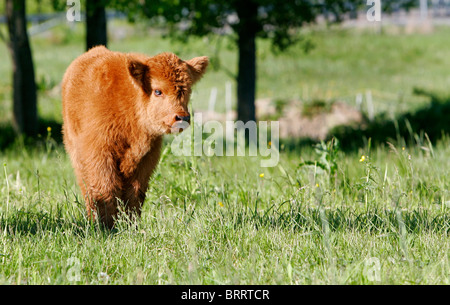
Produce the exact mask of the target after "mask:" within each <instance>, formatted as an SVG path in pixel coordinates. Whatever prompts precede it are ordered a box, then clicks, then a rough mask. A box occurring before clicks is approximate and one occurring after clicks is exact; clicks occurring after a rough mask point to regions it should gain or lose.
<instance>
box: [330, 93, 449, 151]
mask: <svg viewBox="0 0 450 305" xmlns="http://www.w3.org/2000/svg"><path fill="white" fill-rule="evenodd" d="M414 93H415V94H417V95H424V96H427V97H429V98H430V103H429V104H428V105H427V106H425V107H423V108H420V109H418V110H416V111H414V112H407V113H403V114H401V115H399V116H398V117H397V118H395V119H394V120H392V119H389V118H387V115H386V114H385V113H382V114H380V115H378V116H376V117H375V118H374V120H373V121H371V122H370V121H368V120H366V123H365V124H363V125H362V126H339V127H336V128H335V129H333V130H332V135H333V136H334V137H336V138H338V139H339V141H340V144H341V147H342V148H343V149H344V150H354V149H358V148H360V147H363V146H364V145H365V144H366V143H367V139H369V138H370V139H371V141H372V144H375V145H379V144H383V143H386V141H389V142H392V143H399V144H401V145H403V144H406V143H409V144H418V145H420V146H424V144H425V145H426V144H427V142H428V140H430V142H431V143H433V144H434V143H436V141H437V140H439V139H441V138H442V137H443V136H445V135H448V134H449V133H450V119H449V118H450V97H449V96H445V97H443V96H438V95H437V94H434V93H431V92H427V91H425V90H421V89H414ZM427 138H428V139H427Z"/></svg>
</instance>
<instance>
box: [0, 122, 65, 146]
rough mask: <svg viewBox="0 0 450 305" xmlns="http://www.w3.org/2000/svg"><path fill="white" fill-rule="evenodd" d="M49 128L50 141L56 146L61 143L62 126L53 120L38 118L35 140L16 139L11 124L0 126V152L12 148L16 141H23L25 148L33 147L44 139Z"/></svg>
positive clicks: (29, 138)
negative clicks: (54, 142)
mask: <svg viewBox="0 0 450 305" xmlns="http://www.w3.org/2000/svg"><path fill="white" fill-rule="evenodd" d="M49 127H50V130H51V131H50V132H51V137H52V139H53V140H54V141H56V143H58V144H60V143H62V133H61V130H62V124H61V123H59V122H56V121H54V120H48V119H42V118H40V119H39V130H38V136H37V137H35V138H31V137H18V136H17V134H16V133H15V131H14V128H13V127H12V125H11V124H8V123H3V124H0V150H4V149H7V148H9V147H12V146H14V144H15V143H16V142H17V141H23V144H25V145H26V146H35V145H37V144H39V143H40V142H42V141H43V140H45V139H46V137H47V135H48V134H49V129H48V128H49Z"/></svg>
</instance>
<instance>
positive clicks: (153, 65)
mask: <svg viewBox="0 0 450 305" xmlns="http://www.w3.org/2000/svg"><path fill="white" fill-rule="evenodd" d="M207 66H208V57H206V56H201V57H195V58H192V59H190V60H187V61H183V60H181V59H180V58H178V57H177V56H176V55H175V54H172V53H162V54H159V55H156V56H154V57H150V58H146V59H143V60H142V59H138V58H136V57H133V56H129V57H128V70H129V73H130V75H131V76H132V79H133V81H134V82H135V85H137V86H139V87H140V89H142V91H143V93H144V97H145V98H144V99H143V100H142V101H140V103H141V105H139V112H140V119H141V120H142V121H143V124H145V125H146V127H147V128H148V129H150V130H152V132H154V133H158V134H161V135H163V134H165V133H171V132H175V131H182V130H183V129H185V128H187V126H189V123H190V113H189V111H188V103H189V99H190V96H191V91H192V86H193V85H194V84H195V83H196V82H197V81H198V80H199V79H200V78H201V77H202V76H203V74H204V73H205V71H206V67H207Z"/></svg>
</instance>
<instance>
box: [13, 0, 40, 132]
mask: <svg viewBox="0 0 450 305" xmlns="http://www.w3.org/2000/svg"><path fill="white" fill-rule="evenodd" d="M5 10H6V20H7V24H8V32H9V40H8V42H7V44H8V49H9V52H10V54H11V58H12V66H13V127H14V129H15V131H16V132H17V133H18V134H25V135H27V136H35V135H37V132H38V114H37V96H36V83H35V73H34V65H33V58H32V55H31V54H32V53H31V47H30V43H29V40H28V33H27V21H26V13H25V0H6V5H5Z"/></svg>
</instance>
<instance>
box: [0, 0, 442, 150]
mask: <svg viewBox="0 0 450 305" xmlns="http://www.w3.org/2000/svg"><path fill="white" fill-rule="evenodd" d="M449 27H450V1H449V0H432V1H426V0H398V1H387V0H384V1H383V0H382V1H354V0H349V1H346V0H338V1H328V0H317V1H295V0H248V1H234V0H223V1H210V0H196V1H186V0H162V1H147V0H136V1H135V0H132V1H122V0H101V1H90V0H86V1H77V0H76V1H55V0H5V1H2V2H0V75H1V77H0V149H3V148H6V147H8V146H10V145H12V144H13V143H14V142H15V141H16V140H17V138H18V136H24V137H25V139H27V141H28V142H29V143H32V142H33V141H35V140H36V139H39V138H40V137H42V135H46V134H47V133H48V131H49V130H52V136H53V137H54V138H55V140H56V141H61V134H60V131H61V124H62V116H61V88H60V84H61V80H62V76H63V74H64V72H65V69H66V68H67V67H68V65H69V64H70V63H71V62H72V61H73V60H74V59H75V58H76V57H77V56H79V55H80V54H82V53H83V52H85V51H86V50H88V49H89V48H91V47H92V46H95V45H99V44H102V45H106V46H107V47H108V48H109V49H111V50H113V51H120V52H141V53H145V54H148V55H155V54H158V53H160V52H166V51H169V52H174V53H176V54H177V55H178V56H179V57H180V58H182V59H190V58H192V57H195V56H201V55H206V56H209V57H210V60H211V65H210V68H209V71H208V73H207V74H206V76H205V77H204V78H203V79H202V81H201V82H199V83H198V84H197V85H196V87H195V90H194V92H193V96H192V110H193V112H202V113H203V114H204V119H215V120H222V121H225V120H227V119H233V120H237V119H239V120H243V121H249V120H277V121H279V122H280V133H281V135H280V136H281V137H282V138H283V139H285V141H286V144H289V143H291V144H293V147H297V146H296V145H297V144H299V143H311V142H316V141H320V140H326V139H329V138H331V137H332V136H335V137H337V138H338V139H339V140H340V141H341V145H342V146H343V148H348V149H352V148H358V147H361V146H362V145H364V144H365V143H366V142H367V139H368V138H371V139H372V141H373V142H379V143H385V142H386V141H387V140H392V141H393V140H395V141H400V142H402V141H403V142H404V143H407V142H408V141H410V142H414V143H415V144H420V142H421V141H422V142H423V141H425V140H426V139H427V138H430V139H431V141H436V140H438V139H439V138H440V137H442V136H443V135H445V134H447V133H448V132H449V131H450V120H449V119H448V118H449V116H450V98H449V96H450V89H449V84H450V73H449V70H450V39H448V37H449V35H448V33H449V31H450V28H449ZM22 139H23V137H22ZM28 142H27V143H28Z"/></svg>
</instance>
